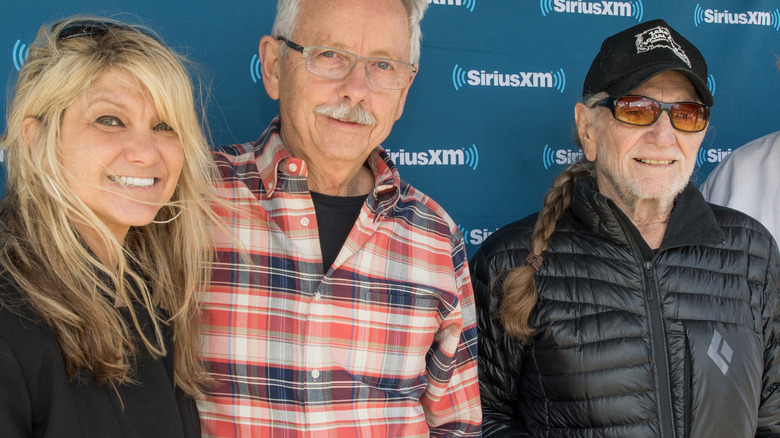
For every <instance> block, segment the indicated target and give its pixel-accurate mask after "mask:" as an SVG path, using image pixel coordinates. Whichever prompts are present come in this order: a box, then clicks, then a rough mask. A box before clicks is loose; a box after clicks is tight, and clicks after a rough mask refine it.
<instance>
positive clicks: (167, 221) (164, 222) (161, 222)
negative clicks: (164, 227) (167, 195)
mask: <svg viewBox="0 0 780 438" xmlns="http://www.w3.org/2000/svg"><path fill="white" fill-rule="evenodd" d="M179 216H181V209H179V212H178V213H176V214H175V215H174V216H173V217H172V218H170V219H166V220H164V221H154V220H153V221H152V223H153V224H167V223H170V222H173V221H175V220H176V218H177V217H179Z"/></svg>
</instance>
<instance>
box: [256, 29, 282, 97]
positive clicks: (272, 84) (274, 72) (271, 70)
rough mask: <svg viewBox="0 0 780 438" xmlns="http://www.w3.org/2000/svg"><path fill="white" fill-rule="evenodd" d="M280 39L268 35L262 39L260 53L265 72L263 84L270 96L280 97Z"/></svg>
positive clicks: (263, 72)
mask: <svg viewBox="0 0 780 438" xmlns="http://www.w3.org/2000/svg"><path fill="white" fill-rule="evenodd" d="M279 46H280V41H279V40H277V39H276V38H274V37H272V36H270V35H266V36H264V37H263V38H261V39H260V46H259V55H260V65H261V68H262V74H263V86H264V87H265V92H266V93H268V97H270V98H271V99H273V100H278V99H279V67H280V64H281V62H282V59H281V54H280V53H279Z"/></svg>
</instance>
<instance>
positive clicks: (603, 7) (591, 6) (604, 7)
mask: <svg viewBox="0 0 780 438" xmlns="http://www.w3.org/2000/svg"><path fill="white" fill-rule="evenodd" d="M539 8H540V9H541V10H542V16H543V17H546V16H547V14H551V13H553V12H559V13H568V14H584V15H606V16H612V17H634V18H635V19H636V21H642V15H644V7H642V0H631V1H626V2H617V1H604V0H602V1H595V2H589V1H582V0H539Z"/></svg>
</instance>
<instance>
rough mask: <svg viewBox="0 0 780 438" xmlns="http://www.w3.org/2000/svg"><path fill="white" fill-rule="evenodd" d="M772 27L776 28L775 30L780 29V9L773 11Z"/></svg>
mask: <svg viewBox="0 0 780 438" xmlns="http://www.w3.org/2000/svg"><path fill="white" fill-rule="evenodd" d="M771 26H772V27H774V28H775V30H778V31H780V9H775V10H774V11H772V24H771Z"/></svg>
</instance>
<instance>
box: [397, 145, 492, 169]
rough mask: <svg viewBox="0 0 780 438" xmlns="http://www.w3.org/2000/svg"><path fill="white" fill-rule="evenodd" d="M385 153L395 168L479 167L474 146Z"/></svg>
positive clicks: (477, 154) (401, 150)
mask: <svg viewBox="0 0 780 438" xmlns="http://www.w3.org/2000/svg"><path fill="white" fill-rule="evenodd" d="M385 152H387V153H388V155H390V159H392V160H393V162H394V163H395V164H396V165H397V166H466V167H470V168H471V169H472V170H477V165H479V150H478V149H477V145H475V144H472V145H471V146H469V147H468V148H460V149H428V150H427V151H422V152H407V151H405V150H403V149H399V150H398V152H392V151H390V150H389V149H385Z"/></svg>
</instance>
